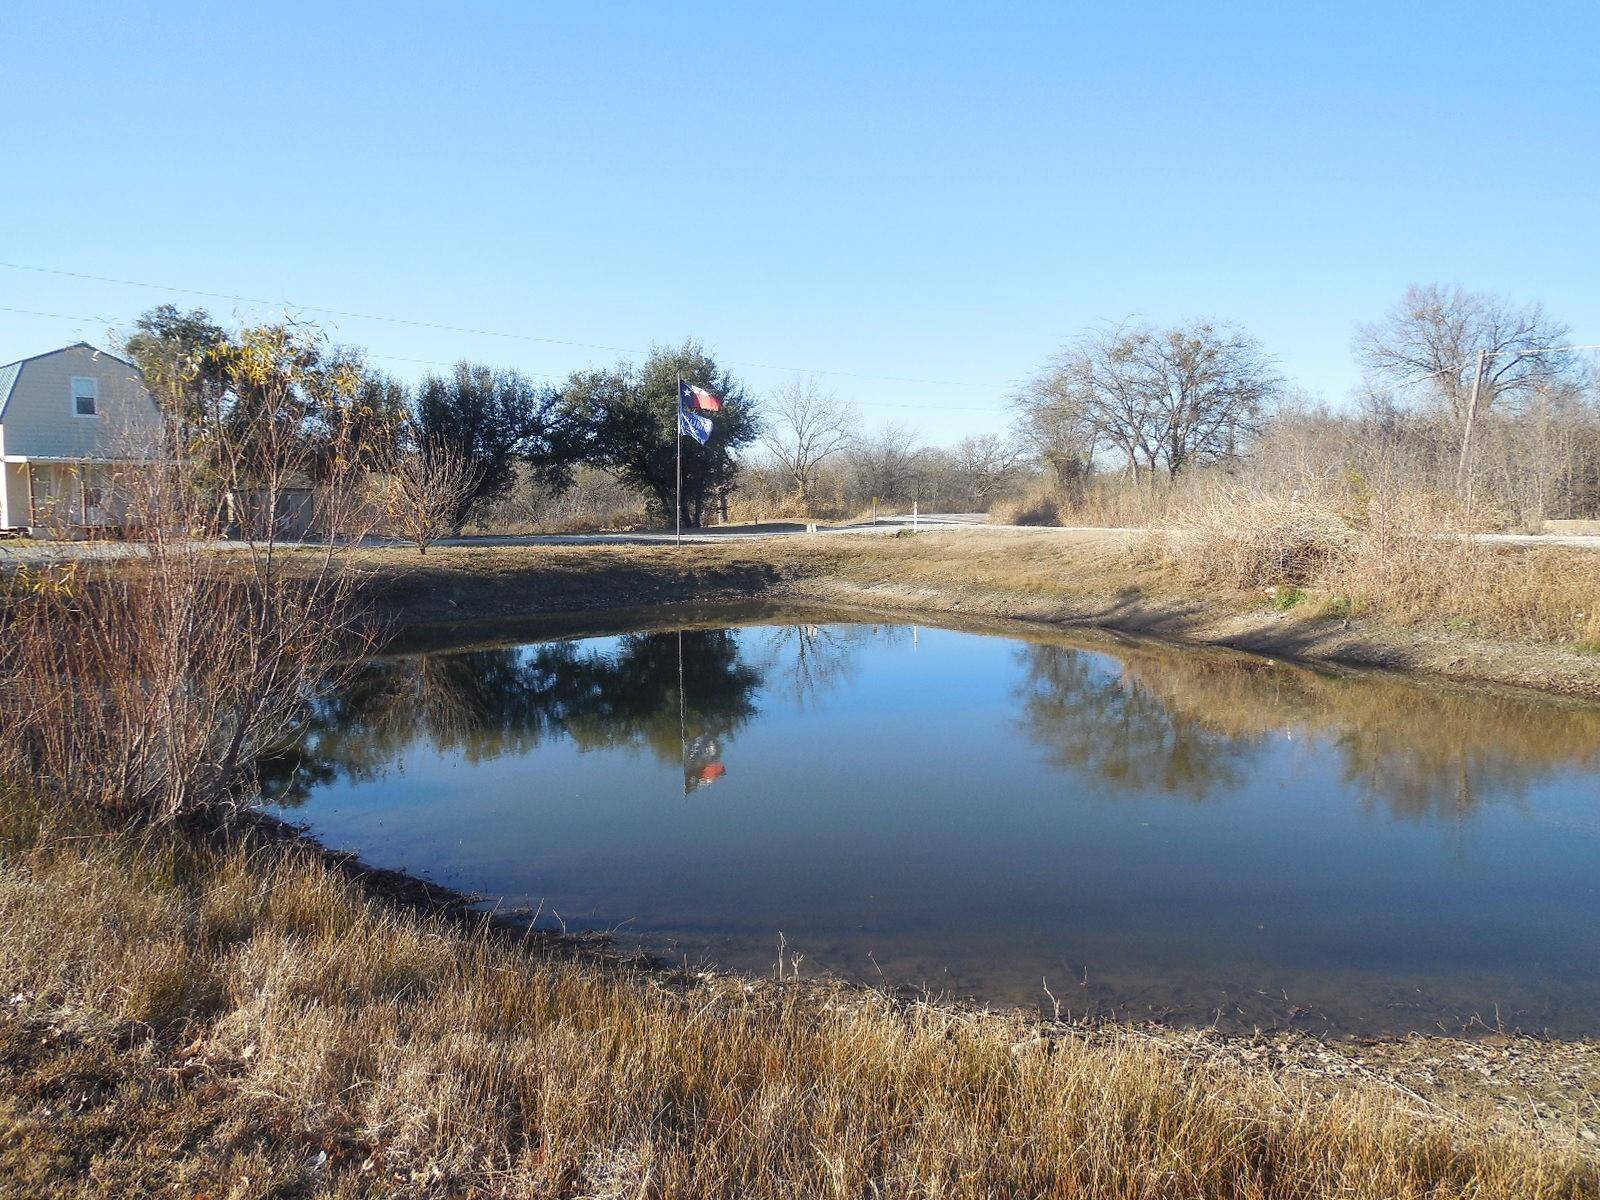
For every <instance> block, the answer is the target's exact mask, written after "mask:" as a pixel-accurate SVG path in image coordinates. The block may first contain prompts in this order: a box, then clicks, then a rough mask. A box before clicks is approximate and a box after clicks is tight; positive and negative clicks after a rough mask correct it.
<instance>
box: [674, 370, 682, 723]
mask: <svg viewBox="0 0 1600 1200" xmlns="http://www.w3.org/2000/svg"><path fill="white" fill-rule="evenodd" d="M672 428H673V431H674V432H675V433H676V435H677V439H678V472H677V473H678V487H677V491H675V492H674V493H673V497H672V509H673V515H674V516H676V517H677V520H678V532H677V534H676V535H675V537H674V538H673V544H674V545H678V546H681V545H683V372H682V371H679V372H678V386H677V387H676V388H674V389H673V392H672ZM678 648H679V650H680V652H681V651H682V649H683V636H682V635H681V634H680V635H679V636H678ZM678 657H679V659H680V663H679V678H678V690H679V692H682V690H683V678H682V663H681V659H682V657H683V656H682V654H681V653H680V654H679V656H678Z"/></svg>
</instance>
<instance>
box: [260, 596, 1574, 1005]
mask: <svg viewBox="0 0 1600 1200" xmlns="http://www.w3.org/2000/svg"><path fill="white" fill-rule="evenodd" d="M719 619H720V620H722V621H724V622H726V624H725V626H724V627H713V628H707V627H705V626H704V623H703V621H702V622H699V623H696V625H695V626H694V627H689V628H685V629H683V630H681V631H680V630H677V629H666V630H652V631H641V632H631V633H626V634H622V635H619V636H612V637H586V638H580V639H571V640H561V641H546V642H537V643H530V644H520V645H492V646H478V647H474V648H468V649H461V650H451V651H443V652H435V653H428V654H414V655H399V656H393V657H384V658H379V659H374V660H372V661H370V662H368V663H366V664H364V665H363V667H362V668H361V669H360V670H359V672H358V673H357V675H356V676H355V678H354V679H353V681H352V682H351V683H350V685H349V686H348V687H346V688H344V689H342V690H341V691H340V692H339V693H338V694H337V695H335V696H333V697H331V698H330V699H329V701H328V702H327V703H326V704H325V705H324V706H323V707H322V708H321V709H320V710H319V712H318V713H317V715H316V717H315V719H314V720H313V721H312V722H310V724H309V725H308V727H307V728H306V729H305V730H304V736H303V738H302V742H301V745H300V746H299V748H298V749H297V751H296V753H295V754H292V755H288V756H285V757H284V758H283V759H282V760H281V761H279V762H278V763H276V764H275V767H274V770H273V772H272V775H271V778H270V779H269V781H268V782H269V788H270V793H271V794H272V795H274V796H275V797H277V800H278V805H279V807H280V809H281V810H282V812H283V815H285V816H288V817H289V818H291V819H293V820H297V821H303V822H305V823H307V824H308V825H309V826H310V828H311V829H312V831H313V832H314V833H315V834H317V835H318V836H319V837H320V838H321V839H322V840H323V841H324V842H325V843H326V844H328V845H330V846H334V847H339V848H342V849H348V850H354V851H356V852H358V853H359V854H360V855H361V856H362V857H363V858H365V859H366V860H367V861H369V862H372V863H374V864H377V865H381V866H386V867H395V868H404V869H407V870H410V871H412V872H415V873H417V874H421V875H423V876H425V877H428V878H431V879H433V880H436V881H438V882H441V883H446V884H449V885H451V886H454V887H457V888H460V889H462V890H467V891H472V892H475V893H478V894H480V895H483V896H485V897H489V898H491V900H492V902H493V903H495V904H497V905H498V906H499V907H501V908H502V909H506V908H518V907H526V908H528V909H532V910H535V911H537V912H538V913H539V914H540V916H539V920H540V922H541V923H543V924H548V925H555V924H557V923H558V922H559V923H562V924H564V926H565V927H566V928H567V929H569V930H580V929H606V930H616V931H618V933H619V935H620V936H621V937H623V938H624V939H625V940H628V939H637V940H638V942H639V943H640V944H642V945H643V946H644V947H645V948H647V949H650V950H652V951H656V952H658V953H661V954H663V955H665V956H668V957H670V958H672V959H674V960H680V961H681V960H687V961H688V962H689V963H690V964H691V965H700V964H716V965H720V966H723V967H728V968H734V969H739V970H746V971H752V972H771V971H772V970H773V967H774V964H775V962H776V960H777V958H778V954H779V943H780V936H781V938H782V941H783V944H784V947H785V949H784V954H785V957H786V960H790V959H794V958H796V957H798V958H799V960H800V970H801V972H802V973H814V972H832V973H835V974H838V975H842V976H845V977H847V978H851V979H855V980H861V981H866V982H871V983H876V984H881V985H885V986H889V987H901V988H919V989H920V988H926V989H928V990H930V991H932V992H934V993H936V994H940V995H944V996H950V997H963V998H974V999H978V1000H982V1001H988V1002H994V1003H1006V1004H1012V1003H1014V1004H1025V1005H1036V1004H1043V1005H1045V1006H1046V1007H1047V1008H1048V1007H1050V1006H1051V1005H1052V1004H1053V1003H1059V1004H1060V1006H1061V1008H1062V1010H1063V1011H1070V1012H1072V1013H1077V1014H1112V1013H1116V1014H1122V1015H1127V1016H1131V1017H1149V1016H1158V1017H1162V1018H1164V1019H1168V1020H1176V1021H1185V1022H1204V1023H1210V1022H1214V1021H1215V1022H1219V1023H1221V1024H1223V1025H1225V1026H1229V1027H1239V1026H1247V1025H1254V1024H1276V1025H1287V1024H1293V1025H1295V1026H1298V1027H1304V1028H1310V1029H1318V1030H1329V1031H1360V1032H1369V1033H1378V1032H1396V1031H1403V1030H1428V1029H1438V1028H1441V1027H1444V1028H1451V1029H1459V1028H1462V1027H1463V1026H1466V1025H1469V1024H1471V1023H1473V1022H1474V1020H1475V1019H1476V1020H1481V1021H1483V1022H1486V1023H1488V1024H1491V1025H1493V1024H1496V1023H1499V1024H1502V1025H1504V1026H1507V1027H1517V1028H1522V1029H1528V1030H1548V1031H1550V1032H1553V1033H1556V1034H1560V1035H1579V1034H1589V1035H1592V1034H1597V1033H1600V921H1597V920H1596V918H1597V916H1600V710H1596V709H1593V708H1583V707H1573V706H1567V705H1562V704H1558V703H1554V702H1546V701H1543V700H1540V699H1537V698H1531V697H1527V696H1522V695H1512V694H1497V693H1483V692H1474V691H1467V690H1462V689H1453V688H1443V687H1438V686H1429V685H1423V684H1419V683H1415V682H1410V681H1406V680H1403V679H1398V678H1394V677H1389V676H1383V675H1372V674H1364V675H1349V674H1335V673H1329V672H1322V671H1313V670H1309V669H1306V668H1303V667H1297V666H1289V665H1285V664H1281V663H1276V662H1272V661H1268V660H1264V659H1260V658H1255V657H1250V656H1245V655H1237V654H1226V653H1216V652H1209V651H1201V650H1194V649H1187V648H1182V649H1180V648H1174V647H1170V646H1164V645H1160V644H1153V643H1148V642H1133V641H1123V640H1119V639H1112V638H1057V637H1040V636H1039V635H1037V634H1034V633H1029V634H1028V635H1027V636H1025V637H1023V636H1016V635H1010V636H999V635H996V634H993V633H975V632H961V631H956V630H949V629H936V628H927V627H922V628H915V627H912V626H909V625H884V624H862V623H852V622H849V621H844V620H839V619H837V618H832V619H829V620H826V621H822V622H818V621H806V620H803V619H798V618H795V617H790V618H789V619H788V620H785V621H781V622H774V621H773V618H771V617H770V616H769V617H767V618H766V619H765V620H766V623H761V624H748V625H741V624H737V623H736V618H735V617H733V616H724V617H722V618H719ZM1046 988H1048V993H1047V992H1046V990H1045V989H1046ZM1050 996H1053V997H1054V1000H1053V1001H1052V1000H1051V999H1050V998H1049V997H1050Z"/></svg>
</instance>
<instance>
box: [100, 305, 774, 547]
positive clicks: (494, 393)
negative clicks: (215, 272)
mask: <svg viewBox="0 0 1600 1200" xmlns="http://www.w3.org/2000/svg"><path fill="white" fill-rule="evenodd" d="M265 331H275V332H276V333H277V334H278V335H280V336H283V337H286V338H289V339H290V340H292V341H293V343H294V345H295V347H296V353H297V355H298V356H299V361H298V362H297V363H296V371H295V376H294V385H293V387H292V389H290V390H291V392H292V396H291V401H290V403H289V404H288V406H287V408H286V409H285V411H283V412H281V413H277V414H275V423H274V426H273V430H274V432H275V433H276V434H277V435H279V436H290V437H293V438H295V439H298V440H299V441H300V442H301V443H302V444H303V447H304V450H305V453H304V455H303V456H302V458H301V460H300V461H301V462H302V463H303V467H304V472H305V475H306V482H307V483H309V484H311V485H328V484H331V483H333V482H334V481H335V477H336V476H337V475H339V474H341V473H348V472H349V471H351V470H352V469H359V470H375V471H378V472H382V473H387V474H389V475H391V476H393V477H395V478H396V480H397V481H398V484H399V486H400V487H401V488H403V489H404V488H406V487H407V486H408V485H409V488H410V490H411V491H412V492H413V501H414V502H415V503H420V502H421V499H422V493H424V492H426V491H429V490H432V491H433V492H435V493H438V494H437V495H435V496H434V497H433V499H434V500H438V499H440V498H441V497H442V498H443V500H445V501H446V502H447V503H446V504H445V506H444V507H443V508H442V509H441V510H440V511H437V512H434V513H433V514H431V516H432V518H433V519H435V520H436V521H438V522H439V523H440V524H442V525H443V526H447V527H448V528H449V530H450V531H451V532H455V533H459V532H460V531H461V529H462V528H463V526H465V525H466V524H467V523H468V522H469V521H471V520H472V519H473V518H474V517H475V516H476V515H478V514H481V513H483V512H484V511H486V510H488V509H490V508H491V507H492V506H493V505H494V504H495V503H496V502H497V501H499V500H501V499H502V498H503V497H504V496H505V495H506V493H507V492H508V491H509V490H511V488H512V487H513V486H515V485H516V484H517V483H518V482H519V481H533V482H534V483H536V484H538V485H541V486H544V487H546V488H550V489H553V490H556V491H560V490H561V489H563V488H565V487H567V486H568V485H569V484H570V483H571V481H572V478H573V475H574V472H576V471H578V470H580V469H583V468H593V469H600V470H603V471H605V472H607V473H609V474H610V475H612V476H614V477H615V478H616V479H617V480H619V481H620V482H621V483H622V484H623V485H624V486H626V487H628V488H630V489H632V490H634V491H635V492H637V493H639V494H640V495H643V496H646V497H648V498H649V501H650V504H651V507H652V509H653V510H654V514H655V515H656V516H657V518H658V519H665V520H669V521H670V520H671V519H672V516H673V512H674V505H675V503H676V502H677V475H678V458H677V452H678V445H677V438H676V423H677V380H678V378H679V377H680V376H681V377H682V378H683V379H685V380H688V381H689V382H691V383H694V384H697V385H699V386H701V387H703V388H706V389H708V390H709V391H711V392H713V393H714V394H716V395H717V396H719V397H721V398H722V401H723V408H722V411H721V412H720V413H719V414H718V415H717V418H716V420H715V421H714V422H713V426H712V434H711V437H710V438H709V439H708V441H707V442H706V443H705V445H704V446H702V445H701V444H700V443H699V442H697V441H695V440H694V439H692V438H685V439H684V440H683V445H682V481H683V487H682V510H681V517H682V520H683V523H684V524H685V525H686V526H689V527H691V528H692V527H696V526H699V525H700V524H702V523H703V521H704V520H705V519H706V517H707V515H708V514H710V513H711V512H712V511H713V509H714V508H717V507H719V506H720V505H721V504H722V502H723V501H724V500H725V498H726V496H727V494H728V493H729V491H731V489H732V487H733V485H734V480H735V478H736V476H737V474H738V470H739V464H738V459H737V455H738V452H739V451H740V450H742V449H743V448H744V447H746V446H748V445H750V443H751V442H753V441H754V440H755V438H756V436H757V429H758V426H757V416H756V405H755V402H754V399H753V398H752V397H751V396H750V395H749V393H748V392H747V390H746V389H745V387H744V385H743V384H742V383H741V382H740V381H739V380H738V379H736V378H735V377H734V376H733V375H731V374H730V373H729V372H727V371H726V370H724V369H722V368H721V367H720V366H719V365H718V364H717V362H716V361H715V359H714V358H713V357H712V356H711V355H710V354H709V353H707V352H706V350H705V349H704V348H703V347H701V346H700V345H699V344H698V343H695V342H693V341H688V342H685V343H684V344H683V345H681V346H678V347H673V348H659V349H657V350H655V351H653V352H652V353H651V354H650V355H649V357H648V358H647V359H646V360H645V362H644V363H643V365H642V366H637V367H636V366H634V365H632V364H629V363H618V364H617V365H616V366H614V367H611V368H608V369H604V370H592V371H579V372H575V373H574V374H572V375H571V376H570V377H569V378H568V379H567V380H566V381H565V382H564V383H563V384H561V385H560V386H552V385H549V384H542V383H536V382H535V381H533V380H530V379H528V378H527V377H526V376H524V375H522V374H521V373H520V372H517V371H515V370H508V369H503V368H496V367H491V366H487V365H483V364H478V363H468V362H462V363H459V364H458V365H457V366H456V367H455V369H454V370H453V371H451V372H449V373H448V374H442V375H428V376H426V377H425V378H424V379H423V380H422V381H421V382H420V383H419V384H417V385H416V386H415V387H407V386H406V385H405V384H403V383H401V382H399V381H397V380H395V379H393V378H390V377H388V376H386V375H384V374H383V373H381V372H378V371H375V370H373V369H372V368H370V367H369V366H367V365H366V363H365V362H364V361H363V360H362V358H361V356H360V355H359V353H357V352H355V351H353V350H349V349H346V348H342V347H336V346H330V345H328V344H327V343H326V342H324V341H323V340H322V339H321V338H320V337H319V336H317V334H316V333H315V331H314V330H309V329H305V328H298V329H296V328H292V327H288V326H264V327H261V328H259V329H247V330H244V331H242V332H239V333H230V332H229V331H228V330H225V329H224V328H223V327H222V326H220V325H219V324H217V323H216V322H215V321H213V320H212V319H211V317H210V315H209V314H208V313H207V312H206V311H205V310H203V309H196V310H194V311H190V312H183V311H180V310H179V309H177V308H176V307H175V306H172V305H163V306H160V307H158V308H155V309H152V310H150V311H149V312H146V313H145V314H143V315H142V316H141V317H139V318H138V320H137V321H136V322H135V325H134V332H133V333H132V334H131V335H130V336H129V337H128V338H127V339H126V340H125V342H124V350H125V351H126V353H127V354H128V355H129V357H130V358H131V359H132V361H133V362H134V363H135V364H136V365H137V366H138V367H139V368H140V370H141V371H142V372H143V373H144V376H145V380H146V382H147V383H148V384H149V386H150V389H151V392H152V394H153V395H154V396H155V398H156V401H157V403H158V404H159V405H160V406H161V408H162V410H163V412H164V414H165V415H166V416H167V417H168V419H169V423H170V424H171V425H172V427H173V428H174V429H175V431H176V436H177V437H179V438H180V439H181V440H182V441H183V442H184V444H185V446H186V448H189V449H191V450H192V449H193V448H194V447H214V446H218V445H227V446H240V445H244V446H248V445H249V444H250V443H251V441H252V439H258V438H259V437H260V436H261V435H262V434H263V433H264V432H265V430H264V429H260V428H256V425H257V424H258V421H257V418H258V417H259V415H260V408H259V405H258V404H257V403H255V401H254V397H253V396H252V395H251V392H250V387H251V385H250V384H249V383H248V382H247V381H245V382H242V381H241V380H240V379H239V377H238V376H237V374H236V373H230V372H229V371H228V370H227V369H226V364H227V362H228V359H229V357H230V355H231V354H232V353H233V352H234V350H235V348H236V347H237V346H238V345H239V344H240V343H241V342H242V341H245V340H248V339H250V338H252V337H259V336H263V334H264V332H265ZM336 412H337V413H338V414H340V416H341V421H342V427H344V426H348V425H349V424H350V423H351V422H355V423H358V424H359V425H360V426H361V434H362V436H361V439H360V440H361V445H362V447H363V454H362V458H361V460H360V461H359V462H357V461H354V460H348V461H340V460H338V459H337V457H336V456H335V455H334V453H333V447H332V443H331V441H330V439H329V430H330V429H331V428H332V425H333V422H332V421H331V420H330V418H331V416H332V414H334V413H336ZM219 434H226V435H227V436H226V437H219V436H217V435H219ZM191 457H192V454H191ZM262 461H265V458H264V456H263V458H262Z"/></svg>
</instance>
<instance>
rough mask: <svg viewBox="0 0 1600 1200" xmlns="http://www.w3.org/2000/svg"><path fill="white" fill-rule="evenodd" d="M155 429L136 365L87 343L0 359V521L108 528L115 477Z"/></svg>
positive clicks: (150, 450)
mask: <svg viewBox="0 0 1600 1200" xmlns="http://www.w3.org/2000/svg"><path fill="white" fill-rule="evenodd" d="M160 434H161V417H160V413H159V412H158V411H157V408H156V404H155V399H154V397H152V396H151V394H150V390H149V389H148V388H147V387H145V384H144V377H143V376H142V375H140V374H139V370H138V368H137V367H135V366H134V365H133V364H132V363H129V362H125V361H124V360H123V359H120V358H118V357H117V356H116V355H114V354H108V353H107V352H106V351H104V350H97V349H95V348H94V347H93V346H91V345H89V344H88V343H87V342H77V343H75V344H73V345H71V346H64V347H62V348H61V349H60V350H51V351H49V352H47V353H45V354H36V355H34V356H33V357H32V358H24V359H21V360H20V361H18V362H13V363H7V364H6V365H5V366H0V461H3V463H4V472H3V477H0V529H9V530H29V531H33V532H38V533H49V534H54V535H57V536H72V535H74V534H77V535H82V534H86V533H91V532H95V531H103V530H106V529H113V528H116V527H118V526H119V525H121V524H122V523H123V515H122V513H123V506H122V505H121V503H119V501H118V498H117V497H118V490H119V488H118V483H119V481H120V480H125V479H126V477H127V474H128V472H130V471H135V470H137V469H138V467H139V464H141V463H143V462H147V461H149V459H150V457H151V455H152V454H154V453H155V450H156V447H157V446H158V445H159V444H160Z"/></svg>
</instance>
